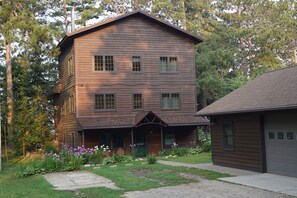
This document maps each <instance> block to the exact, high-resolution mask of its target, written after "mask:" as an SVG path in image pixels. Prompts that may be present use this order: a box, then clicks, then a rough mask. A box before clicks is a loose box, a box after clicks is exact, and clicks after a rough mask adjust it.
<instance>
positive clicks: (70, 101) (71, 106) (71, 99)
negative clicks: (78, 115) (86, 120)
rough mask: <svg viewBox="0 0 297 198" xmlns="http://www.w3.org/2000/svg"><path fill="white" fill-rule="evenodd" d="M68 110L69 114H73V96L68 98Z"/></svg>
mask: <svg viewBox="0 0 297 198" xmlns="http://www.w3.org/2000/svg"><path fill="white" fill-rule="evenodd" d="M69 110H70V113H74V97H73V95H72V96H70V97H69Z"/></svg>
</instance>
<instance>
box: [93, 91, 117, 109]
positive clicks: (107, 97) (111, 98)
mask: <svg viewBox="0 0 297 198" xmlns="http://www.w3.org/2000/svg"><path fill="white" fill-rule="evenodd" d="M95 110H115V94H96V95H95Z"/></svg>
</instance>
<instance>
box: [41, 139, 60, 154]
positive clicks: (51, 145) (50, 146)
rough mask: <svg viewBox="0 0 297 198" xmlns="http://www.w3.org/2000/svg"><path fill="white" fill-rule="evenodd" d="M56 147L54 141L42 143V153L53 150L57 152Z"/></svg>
mask: <svg viewBox="0 0 297 198" xmlns="http://www.w3.org/2000/svg"><path fill="white" fill-rule="evenodd" d="M58 151H59V150H58V148H57V146H56V145H55V144H54V142H47V143H46V144H45V145H44V153H50V152H53V153H58Z"/></svg>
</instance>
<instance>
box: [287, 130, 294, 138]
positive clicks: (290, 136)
mask: <svg viewBox="0 0 297 198" xmlns="http://www.w3.org/2000/svg"><path fill="white" fill-rule="evenodd" d="M287 140H294V133H293V132H287Z"/></svg>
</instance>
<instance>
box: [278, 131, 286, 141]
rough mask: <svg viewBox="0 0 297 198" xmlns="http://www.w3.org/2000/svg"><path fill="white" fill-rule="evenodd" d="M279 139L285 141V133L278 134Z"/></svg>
mask: <svg viewBox="0 0 297 198" xmlns="http://www.w3.org/2000/svg"><path fill="white" fill-rule="evenodd" d="M277 139H279V140H283V139H284V132H277Z"/></svg>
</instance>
